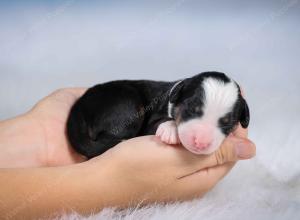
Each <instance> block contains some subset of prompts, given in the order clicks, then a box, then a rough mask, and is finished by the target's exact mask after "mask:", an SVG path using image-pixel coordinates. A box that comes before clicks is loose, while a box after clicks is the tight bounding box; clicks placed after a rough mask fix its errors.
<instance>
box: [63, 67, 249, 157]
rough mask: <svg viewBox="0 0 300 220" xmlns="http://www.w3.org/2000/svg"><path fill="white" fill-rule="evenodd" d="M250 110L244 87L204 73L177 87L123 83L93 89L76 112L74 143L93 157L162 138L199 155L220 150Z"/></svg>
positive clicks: (70, 130) (71, 129) (70, 126)
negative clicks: (126, 143)
mask: <svg viewBox="0 0 300 220" xmlns="http://www.w3.org/2000/svg"><path fill="white" fill-rule="evenodd" d="M249 119H250V116H249V108H248V105H247V103H246V101H245V99H244V98H243V97H242V95H241V90H240V87H239V85H238V84H237V83H236V82H235V81H233V80H232V79H230V78H229V77H227V76H226V75H225V74H224V73H219V72H204V73H200V74H198V75H195V76H193V77H191V78H187V79H183V80H180V81H176V82H159V81H149V80H120V81H112V82H108V83H104V84H99V85H96V86H94V87H92V88H90V89H88V90H87V92H86V93H85V94H84V95H83V96H82V97H81V98H79V99H78V100H77V101H76V103H75V104H74V105H73V107H72V108H71V111H70V114H69V118H68V121H67V136H68V139H69V142H70V144H71V145H72V146H73V147H74V149H75V150H76V151H77V152H79V153H80V154H83V155H85V156H86V157H87V158H92V157H95V156H97V155H100V154H102V153H103V152H105V151H107V150H108V149H110V148H111V147H113V146H115V145H117V144H118V143H120V142H121V141H123V140H126V139H129V138H133V137H136V136H142V135H153V134H156V135H157V136H158V137H160V139H161V141H163V142H165V143H168V144H179V143H181V144H182V145H183V146H184V147H185V148H186V149H188V150H189V151H191V152H193V153H195V154H210V153H212V152H213V151H215V150H216V149H217V148H218V147H219V146H220V145H221V143H222V141H223V140H224V138H225V137H226V136H228V135H229V134H230V133H231V132H232V131H233V130H234V129H235V128H236V126H237V125H238V123H241V125H242V127H244V128H247V127H248V124H249Z"/></svg>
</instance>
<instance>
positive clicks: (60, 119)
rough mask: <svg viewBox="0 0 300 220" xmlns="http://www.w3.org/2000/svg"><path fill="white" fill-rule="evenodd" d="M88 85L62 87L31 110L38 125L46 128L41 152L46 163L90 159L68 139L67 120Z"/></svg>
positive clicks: (49, 164) (31, 114)
mask: <svg viewBox="0 0 300 220" xmlns="http://www.w3.org/2000/svg"><path fill="white" fill-rule="evenodd" d="M85 91H86V89H85V88H66V89H59V90H57V91H55V92H53V93H52V94H50V95H49V96H47V97H45V98H43V99H42V100H41V101H39V102H38V103H37V104H36V105H35V106H34V107H33V108H32V110H31V111H30V112H29V113H28V117H30V118H31V119H32V121H33V122H34V123H35V125H36V126H37V127H39V128H40V129H41V130H43V133H42V139H43V142H42V144H41V145H40V148H39V151H40V153H39V155H40V157H41V158H42V162H41V163H42V165H44V166H59V165H66V164H73V163H77V162H81V161H84V160H86V158H85V157H83V156H81V155H80V154H78V153H77V152H75V151H74V150H73V149H72V147H71V146H70V144H69V143H68V140H67V136H66V132H65V130H66V122H67V118H68V114H69V111H70V109H71V107H72V105H73V104H74V102H75V101H76V100H77V99H78V98H79V97H80V96H82V95H83V93H84V92H85Z"/></svg>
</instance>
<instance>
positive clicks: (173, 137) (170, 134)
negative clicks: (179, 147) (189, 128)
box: [156, 121, 180, 144]
mask: <svg viewBox="0 0 300 220" xmlns="http://www.w3.org/2000/svg"><path fill="white" fill-rule="evenodd" d="M156 136H157V137H159V138H160V140H161V141H162V142H164V143H166V144H179V143H180V140H179V137H178V132H177V126H176V124H175V121H166V122H164V123H161V124H160V125H159V126H158V128H157V130H156Z"/></svg>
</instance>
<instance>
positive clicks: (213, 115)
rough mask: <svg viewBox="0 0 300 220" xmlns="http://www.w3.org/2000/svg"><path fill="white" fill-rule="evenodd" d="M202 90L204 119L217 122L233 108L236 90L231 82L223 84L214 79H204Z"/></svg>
mask: <svg viewBox="0 0 300 220" xmlns="http://www.w3.org/2000/svg"><path fill="white" fill-rule="evenodd" d="M203 88H204V118H206V117H209V118H210V119H216V120H218V119H219V118H220V117H223V116H225V115H226V114H227V113H228V112H230V111H231V110H232V108H233V105H234V103H235V102H236V100H237V98H238V88H237V86H236V84H235V83H234V82H233V81H230V82H228V83H225V82H223V81H221V80H217V79H215V78H206V79H205V80H204V81H203Z"/></svg>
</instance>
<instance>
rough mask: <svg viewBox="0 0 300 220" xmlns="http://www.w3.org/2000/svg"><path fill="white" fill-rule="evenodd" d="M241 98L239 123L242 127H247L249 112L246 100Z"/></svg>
mask: <svg viewBox="0 0 300 220" xmlns="http://www.w3.org/2000/svg"><path fill="white" fill-rule="evenodd" d="M240 98H241V111H240V123H241V125H242V127H243V128H247V127H248V125H249V122H250V112H249V107H248V104H247V102H246V100H245V99H244V98H243V97H240Z"/></svg>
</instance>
